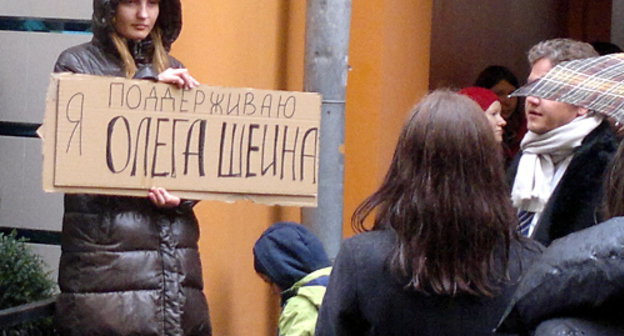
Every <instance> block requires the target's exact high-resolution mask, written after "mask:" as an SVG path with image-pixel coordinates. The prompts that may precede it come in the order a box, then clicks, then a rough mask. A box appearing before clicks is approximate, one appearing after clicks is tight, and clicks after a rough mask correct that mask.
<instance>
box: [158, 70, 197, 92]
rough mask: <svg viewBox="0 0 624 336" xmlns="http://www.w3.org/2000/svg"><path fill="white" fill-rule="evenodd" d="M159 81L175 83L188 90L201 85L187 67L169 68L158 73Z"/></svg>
mask: <svg viewBox="0 0 624 336" xmlns="http://www.w3.org/2000/svg"><path fill="white" fill-rule="evenodd" d="M158 81H159V82H163V83H168V84H173V85H175V86H177V87H178V88H180V89H182V88H184V89H187V90H189V89H192V88H194V87H197V86H198V85H199V82H198V81H197V80H196V79H195V78H193V76H191V75H190V74H189V72H188V70H187V69H174V68H168V69H167V70H165V71H163V72H161V73H160V74H158Z"/></svg>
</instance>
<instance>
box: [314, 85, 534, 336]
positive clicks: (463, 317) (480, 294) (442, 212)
mask: <svg viewBox="0 0 624 336" xmlns="http://www.w3.org/2000/svg"><path fill="white" fill-rule="evenodd" d="M497 146H498V144H497V142H496V140H495V137H494V134H493V132H492V129H491V127H490V125H489V124H488V122H487V120H486V118H485V116H484V114H483V111H482V110H481V109H480V108H479V106H478V105H477V104H476V103H474V102H473V101H471V100H470V99H469V98H468V97H465V96H462V95H459V94H456V93H452V92H450V91H435V92H433V93H431V94H429V95H428V96H426V97H425V98H424V99H423V100H422V101H421V102H420V103H419V104H418V105H417V106H416V107H415V108H414V110H413V112H412V114H411V116H410V118H409V119H408V121H407V123H406V124H405V126H404V128H403V131H402V133H401V135H400V137H399V140H398V144H397V146H396V149H395V152H394V156H393V158H392V163H391V166H390V169H389V171H388V173H387V174H386V177H385V179H384V181H383V183H382V185H381V187H380V188H379V189H378V190H377V191H376V192H375V193H373V194H372V195H371V196H370V197H368V199H366V200H365V201H364V202H363V203H362V204H361V205H360V206H359V207H358V208H357V210H356V211H355V213H354V216H353V219H352V225H353V226H354V228H355V229H356V230H357V231H359V232H362V231H365V232H363V233H360V234H358V235H356V236H355V237H352V238H350V239H348V240H346V241H345V242H344V243H343V245H342V247H341V249H340V252H339V254H338V256H337V258H336V261H335V264H334V269H333V271H332V274H331V278H330V283H329V286H328V288H327V293H326V295H325V298H324V301H323V305H322V307H321V310H320V315H319V321H318V324H317V329H316V335H318V336H327V335H397V336H398V335H436V336H439V335H488V334H492V330H493V329H494V327H495V326H496V322H497V321H498V319H499V318H500V316H501V314H502V313H503V310H504V308H505V306H506V304H507V303H508V300H509V297H510V295H511V293H512V292H513V290H514V286H515V282H516V280H517V278H518V277H519V274H520V272H521V270H522V269H523V268H524V267H527V266H528V265H529V264H530V263H531V262H532V260H533V259H534V258H535V257H536V256H537V255H539V252H540V251H541V246H539V245H538V244H537V243H534V242H532V241H529V240H525V239H523V238H520V237H519V236H518V234H517V233H516V226H517V219H516V215H515V212H514V210H513V208H512V205H511V203H510V200H509V196H508V191H507V189H506V184H505V177H504V172H503V163H502V158H501V156H500V152H499V151H498V150H497V148H498V147H497ZM373 211H375V213H376V217H375V221H374V225H373V227H372V230H370V231H369V229H368V228H367V227H366V225H365V223H364V221H365V219H366V218H367V217H368V216H369V215H370V214H371V213H373Z"/></svg>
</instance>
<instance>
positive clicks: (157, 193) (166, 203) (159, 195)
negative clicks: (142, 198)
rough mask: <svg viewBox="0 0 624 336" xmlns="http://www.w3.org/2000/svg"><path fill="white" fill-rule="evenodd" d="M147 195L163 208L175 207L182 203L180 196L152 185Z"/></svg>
mask: <svg viewBox="0 0 624 336" xmlns="http://www.w3.org/2000/svg"><path fill="white" fill-rule="evenodd" d="M147 197H148V198H149V199H150V201H152V203H154V205H156V206H157V207H161V208H175V207H177V206H179V205H180V202H181V200H180V197H178V196H175V195H172V194H170V193H169V192H168V191H167V189H165V188H157V187H152V188H150V190H149V194H148V195H147Z"/></svg>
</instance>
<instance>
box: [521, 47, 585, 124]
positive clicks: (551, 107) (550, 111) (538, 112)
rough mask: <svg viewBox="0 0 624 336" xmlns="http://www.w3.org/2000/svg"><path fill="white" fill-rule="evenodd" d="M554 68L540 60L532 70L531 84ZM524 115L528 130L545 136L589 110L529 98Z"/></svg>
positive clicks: (547, 62) (546, 61)
mask: <svg viewBox="0 0 624 336" xmlns="http://www.w3.org/2000/svg"><path fill="white" fill-rule="evenodd" d="M552 68H553V65H552V63H551V62H550V60H549V59H547V58H542V59H540V60H538V61H537V62H535V63H534V64H533V67H532V68H531V74H529V79H528V80H529V82H532V81H534V80H536V79H539V78H541V77H543V76H544V75H546V73H547V72H548V71H549V70H550V69H552ZM524 113H525V114H526V119H527V128H528V129H529V130H530V131H532V132H535V133H537V134H544V133H546V132H548V131H550V130H553V129H555V128H557V127H559V126H563V125H565V124H567V123H569V122H570V121H572V120H574V118H576V117H578V116H580V115H583V114H585V113H587V110H585V109H582V108H580V107H577V106H574V105H570V104H566V103H560V102H557V101H554V100H546V99H541V98H538V97H534V96H528V97H527V98H526V100H525V104H524Z"/></svg>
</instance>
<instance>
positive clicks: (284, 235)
mask: <svg viewBox="0 0 624 336" xmlns="http://www.w3.org/2000/svg"><path fill="white" fill-rule="evenodd" d="M253 254H254V268H255V270H256V272H257V273H258V275H259V276H260V277H261V278H262V279H264V280H265V281H267V282H268V283H270V284H271V286H272V287H273V288H274V291H275V292H276V293H278V294H279V295H280V297H281V304H282V312H281V314H280V318H279V323H278V335H279V336H313V335H314V329H315V327H316V319H317V316H318V310H319V308H320V306H321V302H322V301H323V296H324V295H325V287H326V286H327V283H328V282H329V274H330V272H331V262H330V261H329V258H328V257H327V253H326V252H325V250H324V249H323V245H322V244H321V242H320V241H319V239H318V238H317V237H316V236H314V234H312V233H311V232H310V231H309V230H308V229H306V228H305V227H304V226H302V225H299V224H296V223H292V222H278V223H275V224H273V225H271V227H269V228H268V229H267V230H266V231H265V232H264V233H263V234H262V235H261V236H260V238H258V240H257V241H256V243H255V245H254V248H253Z"/></svg>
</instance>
